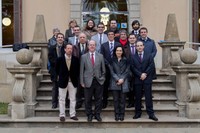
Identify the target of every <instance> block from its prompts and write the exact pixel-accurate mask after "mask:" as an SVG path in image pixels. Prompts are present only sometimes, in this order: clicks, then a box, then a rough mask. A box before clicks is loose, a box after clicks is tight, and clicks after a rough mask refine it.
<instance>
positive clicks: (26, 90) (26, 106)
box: [7, 49, 40, 119]
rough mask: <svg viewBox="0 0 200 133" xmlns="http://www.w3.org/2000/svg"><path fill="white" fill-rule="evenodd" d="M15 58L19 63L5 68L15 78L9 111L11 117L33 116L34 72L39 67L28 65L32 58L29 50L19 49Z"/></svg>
mask: <svg viewBox="0 0 200 133" xmlns="http://www.w3.org/2000/svg"><path fill="white" fill-rule="evenodd" d="M16 58H17V61H18V62H19V63H20V64H21V65H14V67H10V68H7V69H8V71H9V72H10V73H11V74H12V75H13V76H14V78H15V82H14V85H13V93H12V100H13V101H12V102H11V104H10V106H11V107H10V109H11V110H10V113H11V117H12V119H24V118H26V117H32V116H35V106H36V104H37V102H36V90H37V88H36V78H37V77H36V74H37V72H38V71H39V70H40V67H35V66H31V65H28V64H29V63H30V62H31V60H32V58H33V53H32V52H31V51H30V50H27V49H21V50H20V51H18V53H17V54H16Z"/></svg>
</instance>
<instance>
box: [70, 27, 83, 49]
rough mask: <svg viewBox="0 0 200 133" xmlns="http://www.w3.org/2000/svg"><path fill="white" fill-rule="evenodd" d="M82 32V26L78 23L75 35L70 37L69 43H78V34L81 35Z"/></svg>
mask: <svg viewBox="0 0 200 133" xmlns="http://www.w3.org/2000/svg"><path fill="white" fill-rule="evenodd" d="M80 32H81V28H80V27H79V26H78V25H76V26H75V27H74V36H73V37H69V38H68V43H71V44H73V45H77V44H78V43H79V40H78V36H79V34H80Z"/></svg>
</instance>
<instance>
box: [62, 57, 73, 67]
mask: <svg viewBox="0 0 200 133" xmlns="http://www.w3.org/2000/svg"><path fill="white" fill-rule="evenodd" d="M63 63H64V64H63V65H64V66H63V67H64V69H66V70H67V71H69V70H68V67H67V62H66V57H65V56H63ZM70 68H71V66H70Z"/></svg>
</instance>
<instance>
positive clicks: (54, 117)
mask: <svg viewBox="0 0 200 133" xmlns="http://www.w3.org/2000/svg"><path fill="white" fill-rule="evenodd" d="M51 88H52V83H51V81H50V77H49V74H48V73H45V74H44V75H43V80H42V81H41V82H40V86H39V88H38V89H37V97H36V100H37V102H38V104H37V106H36V109H35V117H28V118H26V119H15V120H14V121H13V120H12V119H10V117H9V116H7V115H5V116H3V115H0V127H17V128H18V127H19V128H24V127H37V128H38V127H42V128H44V127H49V128H81V129H82V128H91V129H107V128H116V129H117V128H120V129H128V128H182V127H184V128H196V127H200V122H199V119H188V118H186V117H179V116H178V108H177V107H176V106H175V101H176V100H177V98H176V89H175V87H174V83H173V82H172V80H171V77H170V76H169V75H167V74H164V73H160V72H157V79H156V80H154V81H153V96H154V98H153V102H154V110H155V114H156V116H157V117H158V119H159V121H158V122H155V121H152V120H150V119H148V116H147V114H146V110H145V108H144V109H143V114H142V117H141V118H140V119H136V120H134V119H132V117H133V115H134V108H129V109H128V108H126V115H125V120H124V121H122V122H121V121H119V122H116V121H115V120H114V108H113V101H112V100H113V99H112V95H111V94H110V96H109V99H108V100H109V105H108V107H107V108H106V109H103V110H102V114H101V116H102V119H103V121H102V122H97V121H96V120H93V121H92V122H87V117H86V116H85V110H84V108H80V109H78V110H77V116H78V118H79V120H78V121H73V120H71V119H69V116H68V111H69V109H68V108H67V109H66V111H67V113H66V114H67V116H66V121H65V122H64V123H61V122H60V120H59V110H58V108H57V109H52V108H51ZM143 104H144V98H143Z"/></svg>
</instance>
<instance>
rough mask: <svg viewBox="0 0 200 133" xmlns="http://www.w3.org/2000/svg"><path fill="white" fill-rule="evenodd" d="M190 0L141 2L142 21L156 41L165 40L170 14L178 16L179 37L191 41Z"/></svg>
mask: <svg viewBox="0 0 200 133" xmlns="http://www.w3.org/2000/svg"><path fill="white" fill-rule="evenodd" d="M189 1H190V0H141V20H142V24H143V26H145V27H147V28H148V29H149V36H150V37H151V38H153V39H155V41H159V40H163V39H164V34H165V28H166V23H167V15H168V14H169V13H175V14H176V20H177V25H178V31H179V37H180V40H181V41H189V4H188V3H189Z"/></svg>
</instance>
